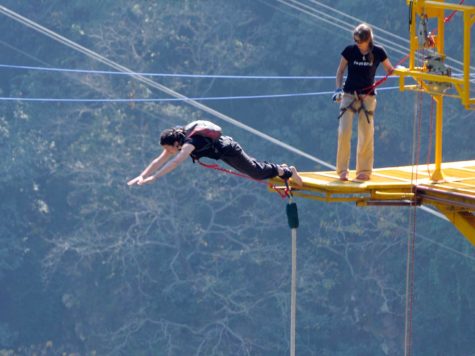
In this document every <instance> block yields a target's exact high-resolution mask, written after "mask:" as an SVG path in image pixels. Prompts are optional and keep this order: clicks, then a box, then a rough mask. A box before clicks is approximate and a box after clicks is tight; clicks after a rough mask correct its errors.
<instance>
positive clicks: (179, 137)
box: [160, 127, 185, 146]
mask: <svg viewBox="0 0 475 356" xmlns="http://www.w3.org/2000/svg"><path fill="white" fill-rule="evenodd" d="M184 141H185V130H184V129H183V128H182V127H175V128H172V129H166V130H163V131H162V133H161V134H160V145H162V146H163V145H169V146H173V145H174V144H175V142H178V143H179V144H180V145H182V144H183V142H184Z"/></svg>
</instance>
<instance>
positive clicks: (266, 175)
mask: <svg viewBox="0 0 475 356" xmlns="http://www.w3.org/2000/svg"><path fill="white" fill-rule="evenodd" d="M160 145H161V146H162V148H163V151H162V153H161V154H160V155H159V156H158V157H156V158H155V159H154V160H153V161H152V162H151V163H150V164H149V165H148V166H147V167H146V168H145V169H144V171H143V172H142V173H140V175H139V176H137V177H135V178H133V179H131V180H130V181H128V183H127V184H128V185H129V186H131V185H143V184H147V183H152V182H154V181H155V180H157V179H158V178H160V177H163V176H164V175H165V174H168V173H170V172H171V171H173V170H174V169H175V168H176V167H178V166H179V165H180V164H181V163H183V162H184V161H185V160H186V159H187V158H188V157H191V159H192V160H193V162H195V161H199V159H200V158H202V157H207V158H211V159H215V160H222V161H224V162H225V163H227V164H228V165H230V166H231V167H233V168H234V169H236V170H237V171H239V172H241V173H243V174H245V175H247V176H249V177H251V178H252V179H255V180H264V179H271V178H275V177H280V178H281V179H283V180H284V181H287V180H289V179H290V180H291V182H292V183H293V184H294V185H296V186H302V178H301V177H300V175H299V173H298V172H297V169H296V168H295V167H294V166H288V165H286V164H275V163H269V162H267V161H258V160H256V159H255V158H253V157H250V156H249V155H248V154H247V153H246V152H245V151H244V150H243V149H242V147H241V146H240V145H239V143H238V142H236V141H235V140H234V139H233V138H232V137H230V136H225V135H222V130H221V127H219V126H218V125H216V124H214V123H212V122H210V121H206V120H197V121H193V122H191V123H189V124H188V125H186V126H184V127H175V128H170V129H166V130H164V131H162V133H161V135H160Z"/></svg>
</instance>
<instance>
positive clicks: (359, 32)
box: [353, 23, 374, 63]
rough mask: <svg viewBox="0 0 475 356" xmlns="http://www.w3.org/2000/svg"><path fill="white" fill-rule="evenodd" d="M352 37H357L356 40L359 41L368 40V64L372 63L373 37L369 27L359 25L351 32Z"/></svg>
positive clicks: (364, 24) (363, 24)
mask: <svg viewBox="0 0 475 356" xmlns="http://www.w3.org/2000/svg"><path fill="white" fill-rule="evenodd" d="M353 37H358V39H360V40H361V41H368V40H369V53H368V57H369V61H370V63H373V59H374V56H373V48H374V36H373V30H372V29H371V27H370V26H369V25H368V24H366V23H360V24H359V25H358V26H356V27H355V29H354V30H353Z"/></svg>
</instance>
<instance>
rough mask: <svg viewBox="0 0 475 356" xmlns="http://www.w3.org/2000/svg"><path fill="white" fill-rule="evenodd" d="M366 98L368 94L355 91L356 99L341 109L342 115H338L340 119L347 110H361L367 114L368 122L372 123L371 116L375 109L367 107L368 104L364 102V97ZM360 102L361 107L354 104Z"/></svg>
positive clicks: (354, 111) (355, 111) (358, 111)
mask: <svg viewBox="0 0 475 356" xmlns="http://www.w3.org/2000/svg"><path fill="white" fill-rule="evenodd" d="M365 98H366V95H359V94H357V93H356V92H355V94H354V99H353V100H352V101H351V103H350V104H349V105H347V106H346V107H344V108H341V109H340V115H339V116H338V120H339V119H340V118H341V117H342V116H343V115H344V114H345V112H347V111H348V110H350V111H351V112H352V113H354V114H356V113H358V114H359V113H360V111H363V112H364V114H365V116H366V121H368V124H369V123H371V117H372V116H373V114H374V111H372V110H368V109H366V106H365V104H364V99H365ZM357 103H360V105H359V107H358V108H356V107H355V106H354V105H355V104H357Z"/></svg>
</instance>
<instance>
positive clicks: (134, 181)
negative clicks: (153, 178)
mask: <svg viewBox="0 0 475 356" xmlns="http://www.w3.org/2000/svg"><path fill="white" fill-rule="evenodd" d="M143 180H144V179H143V177H142V176H138V177H135V178H134V179H131V180H129V181H128V182H127V185H134V184H137V185H141V183H142V182H143Z"/></svg>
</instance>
